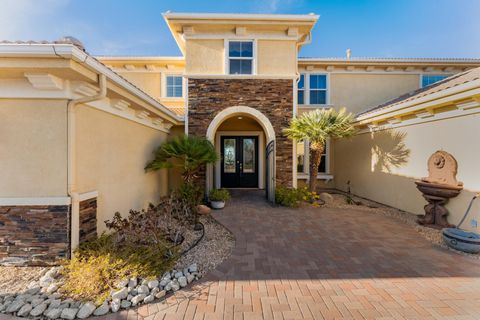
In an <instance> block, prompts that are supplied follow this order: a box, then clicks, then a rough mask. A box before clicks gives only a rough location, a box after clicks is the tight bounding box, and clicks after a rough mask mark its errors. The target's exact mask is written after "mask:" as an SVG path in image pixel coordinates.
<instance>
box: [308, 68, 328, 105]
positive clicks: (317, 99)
mask: <svg viewBox="0 0 480 320" xmlns="http://www.w3.org/2000/svg"><path fill="white" fill-rule="evenodd" d="M309 83H310V91H309V96H310V104H327V76H326V75H324V74H311V75H310V81H309Z"/></svg>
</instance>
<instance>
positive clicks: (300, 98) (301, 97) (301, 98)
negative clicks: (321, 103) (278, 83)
mask: <svg viewBox="0 0 480 320" xmlns="http://www.w3.org/2000/svg"><path fill="white" fill-rule="evenodd" d="M297 103H298V104H305V75H304V74H301V75H300V80H299V81H298V90H297Z"/></svg>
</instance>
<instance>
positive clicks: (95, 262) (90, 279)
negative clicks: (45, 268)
mask: <svg viewBox="0 0 480 320" xmlns="http://www.w3.org/2000/svg"><path fill="white" fill-rule="evenodd" d="M115 236H116V235H115V234H110V235H106V234H102V235H101V236H100V237H99V238H98V239H95V240H93V241H89V242H86V243H84V244H82V245H81V246H80V247H79V248H78V249H77V250H76V251H75V254H74V257H73V258H72V259H71V260H70V261H67V262H65V263H64V270H63V273H64V280H65V282H64V284H63V286H62V289H63V290H64V291H65V293H66V294H67V295H68V296H71V297H73V298H76V299H83V300H92V301H95V303H97V304H101V303H102V302H103V301H104V300H105V299H106V298H107V297H108V295H109V294H110V291H111V290H113V289H114V288H115V283H116V282H117V281H118V280H119V279H125V278H128V277H137V276H141V277H144V278H148V277H158V275H160V274H163V273H164V272H165V271H167V270H169V269H170V268H172V267H173V264H174V262H175V258H174V256H172V255H171V254H170V253H169V250H167V245H166V243H163V244H156V245H151V244H150V245H142V244H138V243H127V244H122V245H118V244H117V243H116V241H115Z"/></svg>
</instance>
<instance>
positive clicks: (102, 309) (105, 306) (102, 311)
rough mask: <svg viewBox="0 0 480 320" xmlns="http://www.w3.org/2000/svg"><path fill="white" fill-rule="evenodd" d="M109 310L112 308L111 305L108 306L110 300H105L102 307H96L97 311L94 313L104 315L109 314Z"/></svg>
mask: <svg viewBox="0 0 480 320" xmlns="http://www.w3.org/2000/svg"><path fill="white" fill-rule="evenodd" d="M109 310H110V307H109V306H108V302H106V301H105V302H104V303H103V304H102V305H101V306H100V307H98V308H97V309H95V311H93V315H94V316H103V315H104V314H107V313H108V311H109Z"/></svg>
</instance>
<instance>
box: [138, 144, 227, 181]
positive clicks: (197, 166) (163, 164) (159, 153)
mask: <svg viewBox="0 0 480 320" xmlns="http://www.w3.org/2000/svg"><path fill="white" fill-rule="evenodd" d="M154 154H155V159H153V160H152V161H150V162H149V163H148V164H147V166H146V167H145V170H146V171H149V170H160V169H165V168H175V167H177V168H180V169H181V170H182V178H183V181H184V183H186V184H191V183H193V182H194V180H195V179H196V178H197V177H198V173H199V171H200V170H201V169H202V168H203V166H204V165H205V164H207V163H214V162H215V161H217V160H218V155H217V153H216V151H215V147H214V146H213V144H212V143H211V142H210V141H208V140H207V139H205V138H203V137H196V136H186V135H183V136H177V137H174V138H173V139H171V140H168V141H166V142H165V143H163V144H162V145H160V146H159V147H158V148H157V149H156V150H155V151H154Z"/></svg>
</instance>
